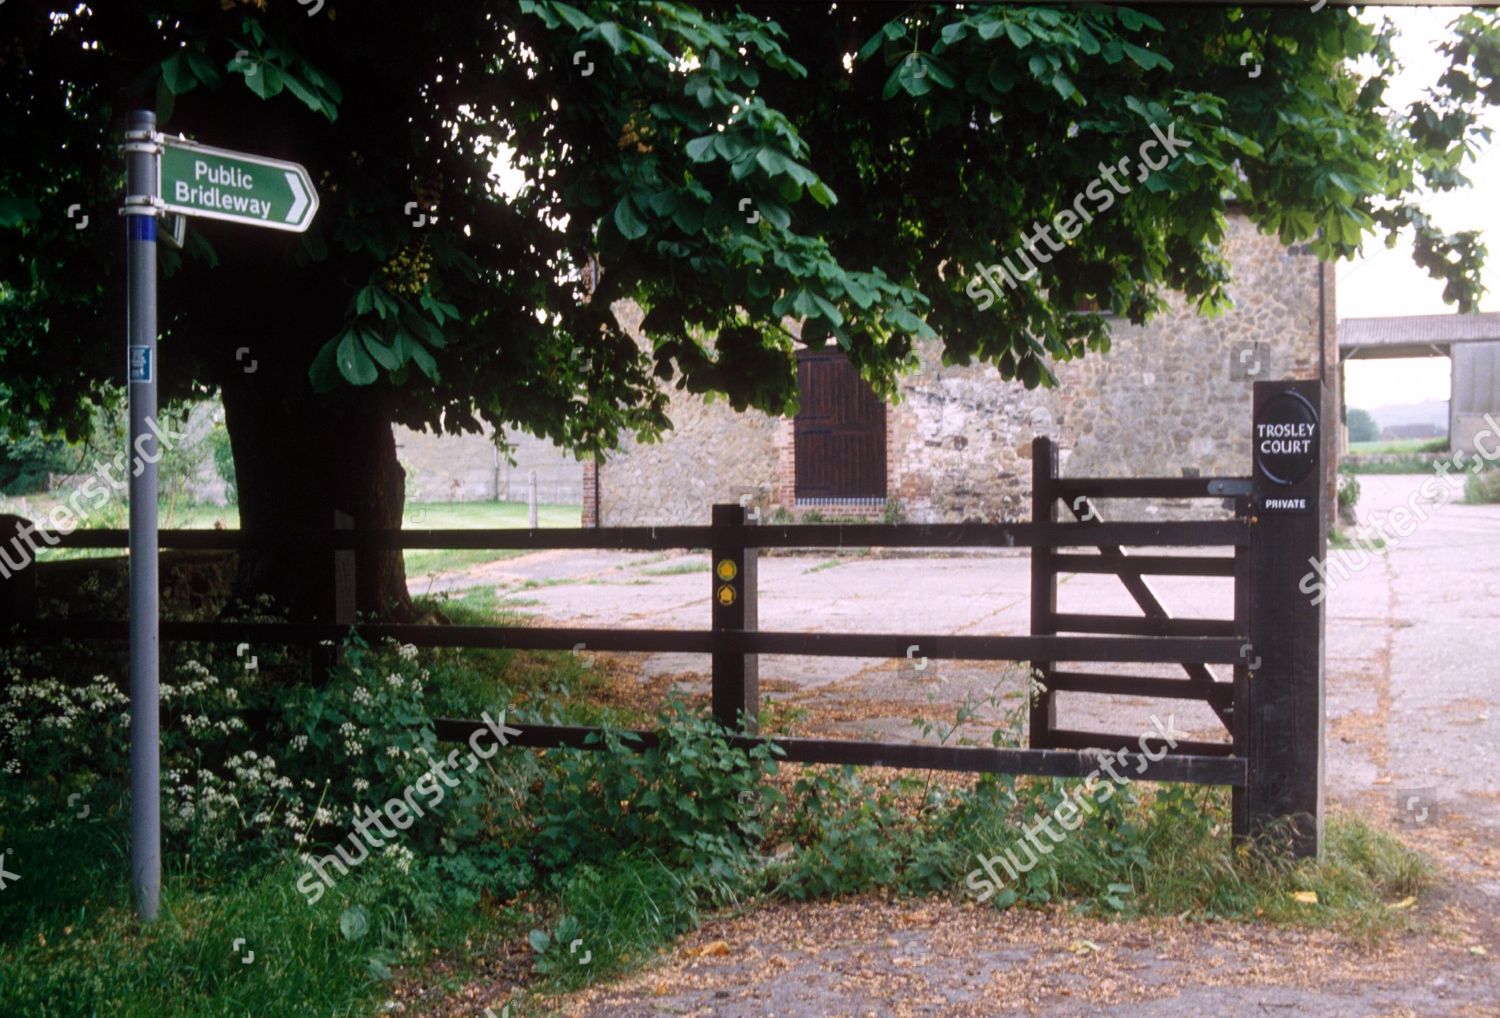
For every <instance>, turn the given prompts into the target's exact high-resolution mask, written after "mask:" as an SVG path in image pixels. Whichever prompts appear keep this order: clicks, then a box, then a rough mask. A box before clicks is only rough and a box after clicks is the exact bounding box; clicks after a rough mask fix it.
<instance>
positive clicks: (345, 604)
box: [313, 509, 357, 682]
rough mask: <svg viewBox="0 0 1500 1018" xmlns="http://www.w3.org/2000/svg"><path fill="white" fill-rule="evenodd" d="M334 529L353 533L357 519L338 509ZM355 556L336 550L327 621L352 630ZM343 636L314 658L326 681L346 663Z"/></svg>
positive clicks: (315, 664)
mask: <svg viewBox="0 0 1500 1018" xmlns="http://www.w3.org/2000/svg"><path fill="white" fill-rule="evenodd" d="M333 529H334V530H340V531H342V530H348V531H352V530H353V529H354V517H353V516H350V515H349V514H348V513H346V512H342V511H340V510H337V509H335V510H334V512H333ZM354 563H355V553H354V549H352V548H335V549H334V551H333V575H332V577H331V579H332V581H333V585H332V587H331V588H328V590H329V592H330V593H331V595H332V597H331V598H330V604H329V610H330V615H329V619H328V621H330V622H332V623H333V624H334V625H336V626H339V627H340V629H341V630H342V629H343V627H346V626H352V625H353V624H354V620H355V611H354V609H355V605H356V603H357V602H356V599H355V564H354ZM343 640H344V635H343V632H342V631H341V632H340V633H339V635H338V636H337V637H336V638H335V639H334V641H333V646H332V647H323V646H319V647H318V648H317V652H316V653H315V654H314V656H313V664H314V668H315V669H316V671H317V672H318V673H320V674H321V676H322V679H323V681H325V682H326V681H327V680H328V678H329V675H330V673H331V672H332V671H333V669H334V668H336V667H337V666H338V665H339V664H340V663H341V662H342V661H343V659H344V643H343Z"/></svg>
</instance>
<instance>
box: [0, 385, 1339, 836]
mask: <svg viewBox="0 0 1500 1018" xmlns="http://www.w3.org/2000/svg"><path fill="white" fill-rule="evenodd" d="M1288 392H1290V393H1293V394H1299V395H1300V396H1301V398H1303V399H1305V400H1306V401H1307V402H1308V403H1309V404H1310V405H1311V406H1313V407H1316V406H1318V405H1319V402H1318V400H1319V387H1318V386H1317V383H1314V382H1283V383H1266V382H1262V383H1257V384H1256V389H1255V405H1256V419H1257V423H1256V425H1255V428H1256V430H1255V433H1254V435H1253V441H1255V442H1256V443H1259V442H1261V441H1262V435H1263V434H1266V433H1267V432H1264V431H1263V430H1262V428H1263V427H1264V426H1263V425H1262V423H1261V417H1262V415H1263V412H1268V411H1266V408H1268V407H1273V406H1275V405H1276V404H1275V401H1276V400H1278V399H1284V398H1286V393H1288ZM1318 444H1319V443H1318V442H1316V441H1314V442H1313V443H1312V447H1313V449H1314V450H1316V448H1317V446H1318ZM1260 448H1261V447H1260V446H1259V444H1257V445H1256V449H1257V453H1258V451H1259V449H1260ZM1318 463H1319V458H1318V457H1317V456H1316V455H1314V457H1313V462H1312V468H1311V469H1310V471H1308V472H1307V473H1306V474H1305V475H1304V476H1301V477H1297V478H1295V479H1291V480H1289V479H1288V478H1287V477H1284V476H1279V475H1277V474H1276V472H1275V471H1267V470H1263V469H1260V467H1261V458H1260V456H1259V455H1257V457H1256V469H1255V470H1254V471H1252V474H1251V476H1248V477H1232V478H1197V477H1167V478H1130V479H1121V478H1113V479H1111V478H1090V479H1080V478H1070V477H1061V476H1059V471H1058V464H1057V449H1056V447H1055V446H1054V445H1053V443H1052V442H1051V441H1050V440H1049V439H1046V438H1038V439H1036V440H1035V444H1034V446H1033V464H1034V473H1033V486H1034V493H1033V504H1034V508H1033V514H1032V519H1031V520H1030V521H1029V522H1021V523H962V524H847V525H827V524H820V525H809V524H801V525H784V526H783V525H756V524H754V523H752V522H751V521H750V520H748V519H747V518H746V512H745V509H744V508H743V507H741V506H739V505H716V506H714V507H713V514H712V522H711V524H710V525H708V526H673V527H597V528H587V529H557V530H552V529H549V530H427V531H410V530H407V531H395V530H384V531H371V530H364V531H361V530H357V529H352V528H347V524H348V522H349V521H348V520H347V519H345V520H344V523H345V525H346V526H345V527H343V528H336V529H334V530H332V531H330V532H326V533H318V534H288V533H276V534H272V533H254V532H247V531H212V530H206V531H189V530H177V531H167V532H163V533H162V535H161V546H162V547H163V548H167V549H195V550H207V549H216V550H236V551H238V550H246V549H252V548H256V547H271V546H275V547H283V548H284V547H306V548H308V549H309V553H310V554H314V553H316V554H322V555H323V556H325V561H329V560H331V561H330V565H329V568H331V569H333V570H334V574H335V581H336V582H335V588H336V591H337V594H336V598H335V604H334V605H333V606H331V610H330V612H329V615H328V619H327V621H325V622H319V623H300V624H299V623H240V622H176V621H166V622H163V623H162V625H161V637H162V639H163V640H169V641H174V640H175V641H191V642H215V641H219V642H226V643H235V644H240V643H248V644H250V645H252V646H255V645H305V646H316V645H319V644H322V643H325V642H328V641H332V642H334V643H338V642H340V641H342V640H343V639H344V638H345V637H347V636H348V634H349V632H350V629H351V627H353V628H356V629H357V630H358V632H359V633H360V635H361V636H362V637H364V638H365V639H366V640H369V641H381V640H386V639H390V640H396V641H399V642H401V643H405V644H414V645H416V646H419V647H468V648H510V649H517V650H553V651H570V650H574V649H576V648H579V647H580V646H581V647H584V648H587V649H588V650H589V651H618V652H644V653H665V652H676V653H699V654H706V655H709V656H710V658H711V661H712V703H713V706H712V710H713V714H714V716H715V718H717V719H718V720H719V721H720V722H721V723H722V724H724V725H725V726H728V727H731V728H733V729H734V730H735V732H736V741H738V742H740V743H741V744H749V743H752V742H755V741H757V740H759V739H760V738H761V736H760V735H758V733H757V732H756V731H755V717H756V715H757V711H758V707H759V698H760V695H759V687H758V670H757V662H758V658H759V657H760V656H761V655H773V654H781V655H809V656H825V657H875V658H878V657H887V658H904V657H908V656H910V655H909V653H908V652H909V649H910V648H913V647H917V648H920V651H919V652H920V654H921V655H922V656H924V657H926V658H929V659H937V660H945V659H961V660H969V661H1008V662H1029V663H1030V664H1031V667H1032V669H1033V674H1034V675H1035V676H1036V677H1037V679H1038V680H1039V685H1038V687H1037V689H1036V691H1035V695H1034V696H1033V700H1032V708H1031V711H1030V726H1029V727H1030V731H1029V746H1028V747H1027V748H991V747H976V746H955V745H935V744H930V743H890V742H871V741H856V740H836V739H813V738H794V737H782V736H776V737H774V738H772V741H774V742H775V743H776V744H777V745H779V746H780V747H781V749H782V750H783V751H784V752H785V754H786V756H785V759H786V760H788V761H790V762H794V763H826V764H855V765H863V766H885V767H906V768H922V769H934V770H948V771H971V772H1002V773H1010V774H1021V775H1051V776H1061V777H1084V776H1087V775H1088V774H1090V773H1091V772H1094V771H1096V769H1097V768H1098V766H1099V754H1100V753H1101V752H1103V751H1109V752H1114V753H1121V754H1124V755H1125V759H1124V761H1123V762H1124V763H1126V764H1129V763H1139V762H1140V761H1138V760H1134V759H1132V758H1134V757H1135V756H1136V754H1138V753H1139V752H1140V743H1139V737H1138V735H1129V734H1122V733H1117V732H1115V733H1110V732H1089V731H1080V730H1075V729H1069V728H1060V727H1058V724H1057V697H1058V694H1059V693H1070V694H1105V695H1110V694H1112V695H1129V696H1140V697H1150V698H1162V699H1171V700H1196V701H1201V702H1203V703H1205V704H1207V706H1208V707H1209V708H1210V709H1211V710H1212V712H1213V713H1214V715H1216V716H1217V718H1218V719H1219V721H1220V722H1221V723H1222V724H1223V726H1224V728H1225V730H1226V736H1227V737H1226V738H1225V739H1224V740H1223V741H1188V740H1178V742H1177V745H1176V747H1175V748H1172V749H1170V750H1169V751H1167V752H1166V754H1165V755H1164V756H1161V757H1159V758H1156V759H1153V760H1151V761H1149V763H1148V764H1147V765H1146V767H1145V770H1144V772H1143V773H1141V774H1140V775H1139V778H1141V779H1143V780H1152V781H1175V782H1191V783H1199V784H1213V785H1226V786H1229V787H1230V788H1232V790H1233V793H1232V795H1233V825H1234V831H1235V833H1236V834H1237V835H1240V836H1250V835H1255V834H1256V833H1258V832H1260V831H1264V830H1266V829H1268V828H1269V827H1271V826H1272V825H1284V824H1287V823H1288V821H1290V827H1291V830H1292V832H1293V848H1294V851H1296V852H1297V853H1298V854H1304V855H1305V854H1313V853H1316V852H1317V851H1318V850H1319V847H1320V845H1321V840H1322V838H1321V832H1322V781H1323V766H1322V760H1323V743H1322V740H1323V616H1322V608H1321V605H1317V604H1313V603H1312V600H1311V599H1310V598H1309V597H1308V596H1307V594H1306V592H1305V591H1302V590H1299V580H1300V578H1301V577H1303V576H1304V575H1305V574H1306V572H1307V570H1308V564H1309V560H1311V559H1316V558H1318V557H1320V556H1321V555H1322V554H1323V547H1324V545H1323V542H1324V540H1325V539H1326V520H1325V514H1324V512H1323V492H1324V490H1325V489H1324V485H1323V484H1322V480H1321V471H1320V470H1319V469H1318ZM1278 469H1279V468H1278ZM1268 498H1270V499H1272V500H1273V504H1275V505H1278V506H1280V505H1288V504H1291V505H1298V504H1300V505H1302V506H1303V509H1302V510H1300V511H1289V512H1282V511H1276V512H1268V511H1267V502H1266V500H1267V499H1268ZM1103 499H1157V500H1162V499H1167V500H1193V499H1199V500H1203V499H1207V500H1220V501H1226V500H1227V501H1228V502H1230V503H1232V505H1233V508H1234V515H1233V518H1231V519H1215V520H1177V521H1167V520H1162V521H1154V522H1111V521H1107V520H1105V519H1103V518H1102V516H1101V513H1100V508H1099V506H1098V502H1099V500H1103ZM1062 516H1066V517H1068V518H1060V517H1062ZM54 536H55V537H56V539H57V540H58V541H59V542H60V546H62V547H72V548H120V547H125V545H126V540H127V536H128V535H127V534H126V532H124V531H103V530H80V531H75V532H74V533H72V534H69V535H62V534H58V535H54ZM49 543H50V541H49ZM830 547H832V548H856V547H859V548H864V547H879V548H927V549H945V550H946V549H960V548H1029V549H1030V550H1031V625H1030V632H1029V633H1027V634H1026V635H993V636H977V635H964V636H955V635H946V634H941V633H895V632H885V633H865V632H859V633H848V632H844V633H820V632H801V631H798V632H784V631H767V630H762V629H761V628H760V626H759V624H758V623H759V616H758V610H757V609H758V605H757V599H758V589H757V565H758V557H759V553H760V552H761V551H762V550H766V549H800V548H830ZM695 548H697V549H702V548H707V549H709V554H710V563H711V567H712V584H711V587H710V588H709V589H708V590H706V591H705V594H707V595H708V597H709V602H710V605H711V608H710V625H709V627H708V628H706V629H698V630H676V629H620V628H561V627H529V626H527V627H515V626H417V625H387V624H366V623H359V622H357V620H356V619H355V618H354V617H353V613H352V600H353V599H352V596H351V592H352V589H353V575H354V569H355V568H356V563H357V559H358V555H359V554H360V553H361V552H369V551H373V550H389V549H521V550H540V549H630V550H670V549H695ZM314 549H316V552H314ZM1139 549H1151V550H1153V551H1154V553H1153V554H1142V553H1139ZM1215 549H1216V550H1217V551H1218V553H1217V554H1205V553H1204V552H1205V551H1206V550H1215ZM937 568H941V567H940V566H939V567H937ZM1070 573H1071V574H1105V575H1109V576H1114V577H1117V578H1118V579H1119V580H1120V582H1121V583H1122V584H1123V585H1124V588H1125V590H1126V591H1127V592H1128V593H1129V594H1130V596H1131V597H1132V598H1133V599H1134V601H1135V602H1136V604H1137V605H1138V606H1139V608H1140V614H1138V615H1104V614H1079V613H1067V612H1060V611H1059V610H1058V607H1057V590H1058V577H1059V576H1060V575H1063V574H1070ZM1151 576H1187V577H1220V578H1227V579H1230V580H1232V581H1233V588H1234V596H1233V613H1232V617H1230V618H1223V619H1210V618H1180V617H1173V616H1171V615H1169V614H1168V612H1167V610H1166V608H1165V606H1164V605H1163V603H1162V601H1161V600H1160V599H1159V597H1158V596H1157V594H1156V592H1155V591H1154V590H1153V589H1152V587H1151V584H1150V581H1149V580H1148V577H1151ZM32 582H34V576H33V575H32V571H31V570H24V571H22V572H21V573H18V574H16V575H15V576H13V577H12V578H11V579H10V580H9V581H8V582H5V583H0V612H6V611H7V610H8V614H10V615H11V616H13V618H11V619H9V620H8V621H10V623H11V624H12V625H15V626H17V627H18V628H19V630H20V633H21V634H23V635H24V636H26V637H28V638H30V639H49V638H50V639H63V638H79V637H84V638H105V639H121V640H123V639H125V638H126V636H127V629H126V624H125V623H124V622H85V621H76V620H47V619H38V618H34V617H31V616H32V613H31V612H29V611H28V610H27V605H28V603H29V602H30V601H31V600H32V599H31V598H30V597H28V596H27V594H26V589H27V586H28V585H29V584H30V583H32ZM6 606H8V609H7V607H6ZM4 621H7V620H6V619H4V618H3V617H0V622H4ZM1162 664H1167V665H1171V666H1173V667H1174V668H1180V669H1181V670H1182V673H1183V674H1182V676H1181V677H1180V678H1178V677H1162V676H1140V675H1131V674H1129V673H1128V671H1127V672H1117V671H1115V669H1118V668H1120V667H1122V666H1140V665H1162ZM1213 666H1218V667H1219V668H1220V671H1221V673H1222V677H1221V676H1219V675H1216V674H1215V673H1214V670H1213ZM1137 670H1139V669H1138V668H1137ZM481 727H482V722H480V721H476V720H467V719H442V720H440V721H439V722H438V723H437V730H438V735H439V737H440V738H442V739H445V740H459V739H465V738H467V737H468V736H469V735H470V733H472V732H474V731H476V730H478V729H480V728H481ZM511 727H512V728H517V729H519V731H520V734H519V735H518V736H516V737H514V738H513V739H512V740H511V745H515V746H523V747H533V748H538V749H540V748H555V747H573V748H593V747H596V746H598V745H601V744H602V741H601V740H598V739H592V738H590V736H591V735H594V734H595V733H596V732H597V729H593V728H587V727H579V726H567V725H540V724H538V725H532V724H519V725H512V726H511ZM640 735H641V736H642V740H643V743H642V744H643V745H650V744H651V743H652V742H653V739H654V737H653V734H652V733H650V732H642V733H640Z"/></svg>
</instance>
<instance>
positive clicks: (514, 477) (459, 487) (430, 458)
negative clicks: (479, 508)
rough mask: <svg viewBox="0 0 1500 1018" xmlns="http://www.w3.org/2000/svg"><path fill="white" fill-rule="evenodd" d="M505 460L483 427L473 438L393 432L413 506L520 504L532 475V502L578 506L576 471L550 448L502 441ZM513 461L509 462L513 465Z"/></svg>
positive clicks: (516, 439) (513, 438)
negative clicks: (534, 498) (506, 446)
mask: <svg viewBox="0 0 1500 1018" xmlns="http://www.w3.org/2000/svg"><path fill="white" fill-rule="evenodd" d="M505 438H506V441H507V443H508V444H509V446H510V452H509V456H507V455H506V452H505V450H502V449H501V448H500V447H499V446H498V445H497V444H496V442H495V435H494V433H493V432H492V431H490V430H489V428H488V427H486V429H485V431H484V433H483V434H478V435H436V434H433V433H431V432H427V431H413V430H412V429H410V428H405V427H400V426H398V427H397V428H396V456H397V458H398V459H400V461H401V466H402V467H403V468H405V470H406V497H407V498H408V499H410V500H411V501H413V502H525V501H527V499H528V498H529V488H530V483H531V473H532V472H533V471H535V472H536V477H537V501H538V502H539V503H542V504H545V505H578V504H579V503H580V502H581V501H582V500H583V477H582V472H581V465H580V464H579V462H578V460H576V459H574V458H573V456H571V455H570V454H568V453H566V452H564V451H563V450H561V449H559V448H558V447H557V446H556V445H554V444H553V443H551V442H549V441H547V440H545V439H541V438H536V437H534V436H532V435H528V434H526V433H524V432H519V431H517V432H509V433H507V434H506V436H505ZM512 461H514V462H512Z"/></svg>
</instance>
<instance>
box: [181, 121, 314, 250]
mask: <svg viewBox="0 0 1500 1018" xmlns="http://www.w3.org/2000/svg"><path fill="white" fill-rule="evenodd" d="M158 193H159V194H160V196H161V201H162V205H163V207H165V208H166V210H167V211H169V212H177V213H180V214H182V215H187V216H198V217H201V218H206V219H224V220H228V221H229V222H232V223H245V224H248V225H251V226H260V227H264V228H266V229H271V230H289V231H291V232H293V233H301V232H302V231H304V230H306V229H307V228H308V226H309V225H311V223H312V220H313V216H314V215H316V214H317V211H318V195H317V192H316V191H314V190H313V184H312V178H311V177H309V176H308V175H307V171H306V170H305V169H303V168H302V167H301V166H298V165H297V164H296V163H287V162H282V161H281V160H279V159H267V158H266V157H264V156H256V155H250V154H249V153H246V152H231V151H229V150H228V149H222V148H210V147H209V146H207V145H199V144H197V143H196V142H191V141H187V140H185V139H182V138H163V139H162V153H161V187H160V190H159V192H158Z"/></svg>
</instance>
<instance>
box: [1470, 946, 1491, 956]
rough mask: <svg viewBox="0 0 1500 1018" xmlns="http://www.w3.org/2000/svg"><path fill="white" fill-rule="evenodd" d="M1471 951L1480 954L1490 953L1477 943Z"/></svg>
mask: <svg viewBox="0 0 1500 1018" xmlns="http://www.w3.org/2000/svg"><path fill="white" fill-rule="evenodd" d="M1469 953H1470V954H1479V955H1484V954H1489V952H1488V951H1486V950H1485V949H1484V948H1482V947H1480V946H1479V945H1478V944H1475V945H1474V946H1473V947H1471V948H1469Z"/></svg>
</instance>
